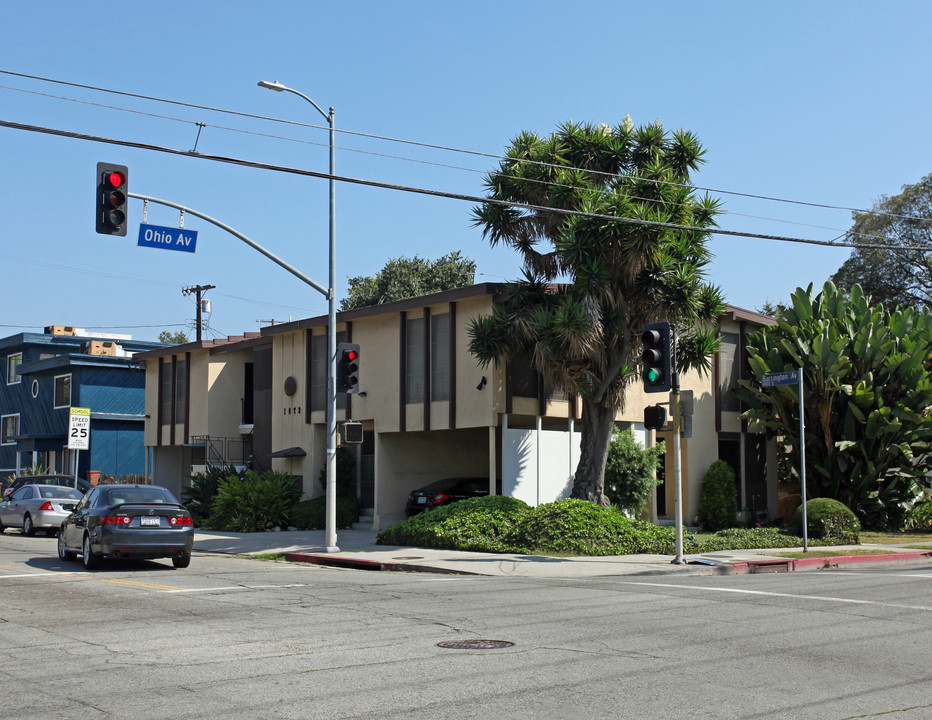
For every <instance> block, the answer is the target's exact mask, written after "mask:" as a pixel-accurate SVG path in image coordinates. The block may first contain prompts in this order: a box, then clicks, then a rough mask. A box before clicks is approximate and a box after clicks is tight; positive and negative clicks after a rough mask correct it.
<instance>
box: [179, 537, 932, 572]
mask: <svg viewBox="0 0 932 720" xmlns="http://www.w3.org/2000/svg"><path fill="white" fill-rule="evenodd" d="M376 535H377V533H376V532H375V531H372V530H340V531H339V532H338V533H337V545H338V546H339V548H340V551H339V552H335V553H328V552H325V551H324V548H325V544H324V531H323V530H303V531H302V530H298V531H286V532H259V533H233V532H214V531H202V530H197V531H195V535H194V550H195V552H203V553H225V554H231V555H261V554H276V555H277V554H284V555H285V556H286V559H288V560H291V561H293V562H306V563H312V564H316V565H327V566H331V567H343V568H355V569H362V570H395V571H407V572H434V573H455V574H461V575H488V576H510V577H541V578H546V577H550V578H574V577H599V576H611V575H716V574H740V573H760V572H791V571H795V570H812V569H822V568H832V567H844V566H848V565H860V566H871V565H889V564H904V563H910V564H917V565H923V564H924V565H929V564H932V543H928V545H929V547H928V549H927V550H916V549H908V548H904V547H900V546H896V545H843V546H835V547H830V548H823V547H817V548H812V547H810V551H811V552H813V553H822V552H831V553H832V556H831V557H828V558H826V557H808V558H804V559H802V560H795V559H791V558H781V557H779V554H780V552H781V551H782V552H793V553H796V552H799V551H800V549H801V548H783V549H782V550H781V549H767V550H727V551H722V552H714V553H707V554H703V555H687V556H686V558H685V559H686V561H687V562H686V564H684V565H674V564H672V562H671V560H672V559H673V558H672V556H670V555H618V556H609V557H549V556H544V555H513V554H495V553H479V552H459V551H455V550H434V549H429V548H417V547H399V546H392V545H376V543H375V539H376ZM866 550H872V551H873V550H884V551H885V552H884V553H883V554H881V555H869V554H865V551H866ZM836 553H837V554H836Z"/></svg>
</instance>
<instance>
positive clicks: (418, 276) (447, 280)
mask: <svg viewBox="0 0 932 720" xmlns="http://www.w3.org/2000/svg"><path fill="white" fill-rule="evenodd" d="M475 276H476V263H475V262H474V261H472V260H470V259H469V258H464V257H463V256H462V255H461V254H460V252H459V250H456V251H454V252H451V253H448V254H446V255H444V256H443V257H441V258H439V259H437V260H434V261H433V262H431V261H430V260H427V259H425V258H422V257H419V256H417V255H415V256H414V257H413V258H406V257H398V258H392V259H391V260H389V261H388V262H387V263H385V267H383V268H382V269H381V270H379V272H378V273H376V275H375V276H374V277H373V276H358V277H352V278H350V279H349V296H348V297H345V298H343V299H342V300H341V301H340V310H352V309H354V308H360V307H369V306H371V305H381V304H383V303H387V302H393V301H394V300H404V299H406V298H411V297H418V296H420V295H429V294H430V293H435V292H440V291H442V290H453V289H455V288H459V287H466V286H467V285H472V284H473V282H474V279H475Z"/></svg>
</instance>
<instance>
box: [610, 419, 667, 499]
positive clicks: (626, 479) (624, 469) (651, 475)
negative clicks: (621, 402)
mask: <svg viewBox="0 0 932 720" xmlns="http://www.w3.org/2000/svg"><path fill="white" fill-rule="evenodd" d="M664 452H665V449H664V444H663V443H662V442H661V443H658V444H657V445H656V446H655V447H652V448H644V447H641V445H640V444H639V443H638V441H637V440H635V438H634V433H633V432H631V430H624V431H621V430H618V429H617V428H616V429H615V430H614V431H613V432H612V442H611V445H610V446H609V449H608V462H607V463H606V465H605V495H606V497H607V498H608V499H609V500H610V501H611V503H612V505H615V506H617V507H618V508H620V509H621V510H624V511H625V512H626V513H627V514H628V515H630V516H634V517H637V516H638V515H640V514H641V512H642V511H643V510H644V506H645V505H646V504H647V501H648V500H650V497H651V493H652V492H653V491H654V488H655V487H657V483H658V480H657V467H658V466H659V465H660V463H661V462H662V461H663V456H664Z"/></svg>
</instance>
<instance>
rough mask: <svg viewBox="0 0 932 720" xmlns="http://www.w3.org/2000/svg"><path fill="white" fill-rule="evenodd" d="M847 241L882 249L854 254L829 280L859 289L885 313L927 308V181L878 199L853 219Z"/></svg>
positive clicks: (931, 285)
mask: <svg viewBox="0 0 932 720" xmlns="http://www.w3.org/2000/svg"><path fill="white" fill-rule="evenodd" d="M853 218H854V224H853V225H852V227H851V229H850V230H849V231H848V235H847V240H848V241H849V242H855V243H858V242H860V243H867V244H871V245H878V244H879V245H885V246H886V247H884V248H882V249H877V248H856V249H855V250H854V251H852V253H851V256H850V257H849V258H848V259H847V260H846V261H845V263H844V264H843V265H842V266H841V267H840V268H839V269H838V271H837V272H836V273H835V274H834V275H833V276H832V281H833V282H834V283H835V285H837V286H838V287H840V288H842V289H846V290H847V289H850V288H851V287H852V286H853V285H854V284H859V285H860V286H861V289H862V290H863V291H864V292H865V293H866V294H867V295H870V296H871V298H873V300H874V302H877V303H883V304H884V305H885V306H886V307H888V308H891V309H892V308H894V307H896V306H897V305H903V306H908V307H913V308H916V309H919V308H922V307H924V306H926V305H929V304H932V253H930V252H928V251H926V250H921V249H915V248H917V247H920V248H928V247H930V246H932V175H926V176H925V177H924V178H922V180H920V181H919V182H918V183H916V184H915V185H904V186H903V191H902V192H901V193H900V194H899V195H894V196H893V197H887V196H883V197H881V199H880V200H879V201H878V202H876V203H875V204H874V207H873V209H872V210H871V211H870V212H864V213H859V212H855V213H853Z"/></svg>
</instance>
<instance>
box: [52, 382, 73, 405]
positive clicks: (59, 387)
mask: <svg viewBox="0 0 932 720" xmlns="http://www.w3.org/2000/svg"><path fill="white" fill-rule="evenodd" d="M70 405H71V375H56V376H55V407H56V408H64V407H69V406H70Z"/></svg>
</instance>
